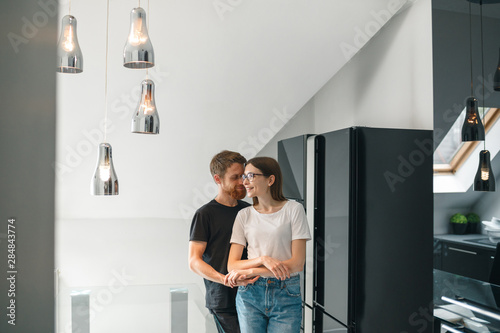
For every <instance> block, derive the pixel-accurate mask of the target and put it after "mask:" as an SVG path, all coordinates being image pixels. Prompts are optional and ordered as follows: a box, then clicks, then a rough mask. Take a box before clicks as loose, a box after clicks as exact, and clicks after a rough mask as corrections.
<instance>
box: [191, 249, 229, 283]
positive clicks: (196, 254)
mask: <svg viewBox="0 0 500 333" xmlns="http://www.w3.org/2000/svg"><path fill="white" fill-rule="evenodd" d="M206 248H207V242H200V241H190V242H189V269H191V270H192V271H193V272H195V273H196V274H198V275H200V276H201V277H203V278H205V279H207V280H210V281H213V282H217V283H221V284H224V277H225V275H224V274H221V273H219V272H217V271H216V270H215V269H214V268H213V267H212V266H210V265H209V264H207V263H206V262H204V261H203V257H202V256H203V253H205V249H206Z"/></svg>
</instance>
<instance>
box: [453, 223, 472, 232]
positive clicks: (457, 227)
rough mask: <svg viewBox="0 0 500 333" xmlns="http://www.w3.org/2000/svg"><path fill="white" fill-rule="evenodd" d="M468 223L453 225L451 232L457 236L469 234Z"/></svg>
mask: <svg viewBox="0 0 500 333" xmlns="http://www.w3.org/2000/svg"><path fill="white" fill-rule="evenodd" d="M467 224H468V223H451V230H452V231H453V233H454V234H455V235H463V234H465V233H466V232H467Z"/></svg>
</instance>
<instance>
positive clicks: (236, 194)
mask: <svg viewBox="0 0 500 333" xmlns="http://www.w3.org/2000/svg"><path fill="white" fill-rule="evenodd" d="M226 192H227V193H228V194H229V195H230V196H231V198H233V199H236V200H241V199H243V198H244V197H245V196H246V195H247V191H246V190H245V188H243V189H241V190H239V189H238V188H237V187H236V186H235V187H233V188H232V189H231V190H230V191H226Z"/></svg>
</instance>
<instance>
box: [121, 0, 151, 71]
mask: <svg viewBox="0 0 500 333" xmlns="http://www.w3.org/2000/svg"><path fill="white" fill-rule="evenodd" d="M154 65H155V54H154V50H153V44H152V43H151V39H150V38H149V35H148V28H147V25H146V12H145V11H144V9H142V8H141V7H140V1H139V7H137V8H134V9H132V11H131V12H130V33H129V36H128V38H127V42H126V43H125V48H124V49H123V66H125V67H127V68H151V67H153V66H154Z"/></svg>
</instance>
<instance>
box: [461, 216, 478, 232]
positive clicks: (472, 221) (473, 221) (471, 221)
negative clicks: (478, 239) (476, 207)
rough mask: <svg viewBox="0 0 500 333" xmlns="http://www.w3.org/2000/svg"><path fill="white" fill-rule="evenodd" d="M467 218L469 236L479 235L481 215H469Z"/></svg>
mask: <svg viewBox="0 0 500 333" xmlns="http://www.w3.org/2000/svg"><path fill="white" fill-rule="evenodd" d="M465 217H467V232H468V233H469V234H477V231H478V226H479V222H481V220H480V218H479V215H477V214H476V213H469V214H467V215H466V216H465Z"/></svg>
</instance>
